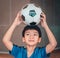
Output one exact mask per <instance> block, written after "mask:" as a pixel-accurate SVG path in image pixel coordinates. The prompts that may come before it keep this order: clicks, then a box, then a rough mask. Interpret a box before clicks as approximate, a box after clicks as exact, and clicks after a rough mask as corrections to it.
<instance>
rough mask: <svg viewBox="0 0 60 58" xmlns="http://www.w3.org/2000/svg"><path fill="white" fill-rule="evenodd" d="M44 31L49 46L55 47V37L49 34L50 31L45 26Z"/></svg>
mask: <svg viewBox="0 0 60 58" xmlns="http://www.w3.org/2000/svg"><path fill="white" fill-rule="evenodd" d="M44 29H45V31H46V33H47V36H48V40H49V44H51V45H52V46H56V45H57V41H56V39H55V36H54V35H53V33H52V32H51V30H50V29H49V27H48V25H47V24H46V25H45V27H44Z"/></svg>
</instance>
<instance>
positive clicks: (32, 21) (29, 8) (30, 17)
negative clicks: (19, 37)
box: [21, 4, 42, 25]
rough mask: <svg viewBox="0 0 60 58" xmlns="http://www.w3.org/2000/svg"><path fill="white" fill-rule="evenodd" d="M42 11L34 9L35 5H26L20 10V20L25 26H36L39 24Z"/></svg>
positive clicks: (38, 8) (37, 8)
mask: <svg viewBox="0 0 60 58" xmlns="http://www.w3.org/2000/svg"><path fill="white" fill-rule="evenodd" d="M41 13H42V10H41V8H40V7H36V6H35V4H27V5H26V6H25V7H23V8H22V10H21V15H22V19H23V20H24V22H25V24H27V25H37V24H39V22H40V15H41Z"/></svg>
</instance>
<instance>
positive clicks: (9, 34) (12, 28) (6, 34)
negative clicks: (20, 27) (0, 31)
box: [3, 24, 16, 41]
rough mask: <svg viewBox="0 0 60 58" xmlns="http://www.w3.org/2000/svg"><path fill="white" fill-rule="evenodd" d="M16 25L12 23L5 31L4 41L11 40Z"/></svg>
mask: <svg viewBox="0 0 60 58" xmlns="http://www.w3.org/2000/svg"><path fill="white" fill-rule="evenodd" d="M15 27H16V25H15V24H12V25H11V26H10V28H9V29H8V31H7V32H6V33H5V35H4V37H3V41H10V40H11V36H12V34H13V31H14V29H15Z"/></svg>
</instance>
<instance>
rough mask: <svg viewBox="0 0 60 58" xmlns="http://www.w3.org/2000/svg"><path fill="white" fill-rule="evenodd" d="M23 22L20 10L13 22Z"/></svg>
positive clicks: (17, 23) (16, 23) (16, 24)
mask: <svg viewBox="0 0 60 58" xmlns="http://www.w3.org/2000/svg"><path fill="white" fill-rule="evenodd" d="M21 22H22V18H21V14H20V12H18V13H17V16H16V18H15V20H14V22H13V24H14V25H15V26H18V25H19V24H20V23H21Z"/></svg>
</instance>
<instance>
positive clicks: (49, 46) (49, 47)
mask: <svg viewBox="0 0 60 58" xmlns="http://www.w3.org/2000/svg"><path fill="white" fill-rule="evenodd" d="M41 15H42V18H41V26H42V27H43V28H44V29H45V31H46V33H47V36H48V40H49V43H48V44H47V46H46V53H47V54H48V53H50V52H52V51H53V50H54V49H55V47H56V45H57V41H56V38H55V36H54V35H53V33H52V32H51V30H50V29H49V27H48V25H47V22H46V16H45V14H44V13H42V14H41Z"/></svg>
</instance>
